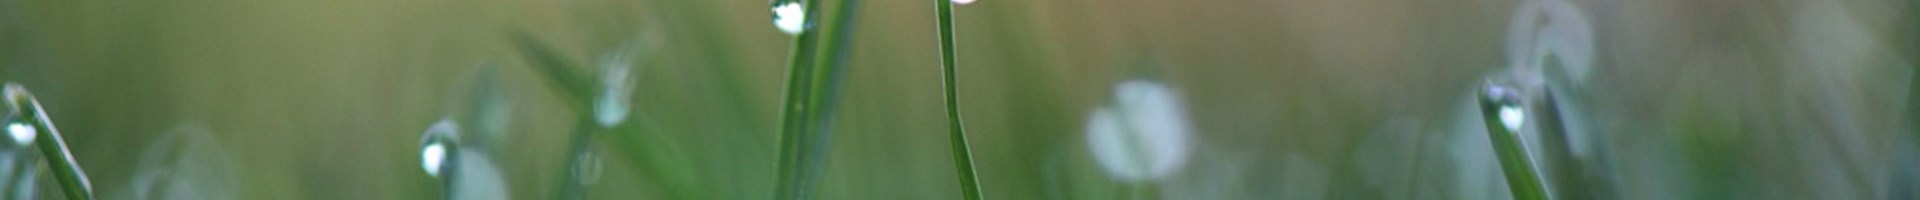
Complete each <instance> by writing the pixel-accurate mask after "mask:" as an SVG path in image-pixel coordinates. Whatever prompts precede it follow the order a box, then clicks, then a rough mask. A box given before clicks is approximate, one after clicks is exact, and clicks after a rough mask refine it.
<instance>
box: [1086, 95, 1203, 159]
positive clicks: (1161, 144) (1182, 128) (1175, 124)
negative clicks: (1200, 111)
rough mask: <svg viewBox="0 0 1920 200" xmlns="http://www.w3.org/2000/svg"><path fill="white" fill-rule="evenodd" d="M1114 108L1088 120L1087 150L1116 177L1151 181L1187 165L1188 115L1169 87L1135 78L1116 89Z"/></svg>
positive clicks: (1095, 114) (1101, 111)
mask: <svg viewBox="0 0 1920 200" xmlns="http://www.w3.org/2000/svg"><path fill="white" fill-rule="evenodd" d="M1114 97H1115V99H1114V101H1115V105H1113V106H1109V107H1106V108H1100V109H1097V110H1095V111H1093V113H1092V115H1090V116H1089V117H1088V119H1087V128H1086V131H1087V146H1088V148H1089V150H1090V151H1092V153H1093V156H1094V159H1095V160H1096V161H1098V162H1099V164H1100V166H1101V167H1102V168H1104V169H1106V171H1107V172H1108V174H1110V175H1112V176H1113V177H1114V178H1115V179H1118V180H1122V181H1126V182H1136V183H1137V182H1148V181H1154V180H1158V179H1161V178H1163V177H1165V176H1167V175H1168V174H1171V173H1173V172H1174V171H1177V170H1178V169H1180V168H1181V167H1182V166H1183V165H1185V164H1186V161H1187V156H1188V154H1189V151H1190V150H1189V148H1190V147H1189V146H1188V145H1189V144H1188V141H1187V140H1188V137H1190V133H1189V130H1190V129H1189V127H1188V124H1187V119H1186V113H1185V110H1184V108H1182V107H1181V106H1182V105H1181V104H1180V100H1179V99H1178V98H1177V97H1176V94H1175V93H1174V91H1173V90H1172V89H1170V88H1168V87H1167V86H1166V85H1164V84H1161V83H1158V82H1153V81H1142V80H1134V81H1127V82H1123V83H1121V84H1120V85H1119V86H1117V87H1115V94H1114Z"/></svg>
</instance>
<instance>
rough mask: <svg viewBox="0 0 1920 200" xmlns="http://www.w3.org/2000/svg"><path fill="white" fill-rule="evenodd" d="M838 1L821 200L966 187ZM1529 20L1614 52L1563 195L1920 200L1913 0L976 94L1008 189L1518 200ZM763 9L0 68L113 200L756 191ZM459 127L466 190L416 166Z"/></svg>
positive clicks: (272, 19)
mask: <svg viewBox="0 0 1920 200" xmlns="http://www.w3.org/2000/svg"><path fill="white" fill-rule="evenodd" d="M819 1H825V2H829V3H828V4H823V5H838V4H837V3H833V2H846V3H852V5H854V6H851V7H850V8H852V9H853V10H850V12H840V11H839V10H829V9H826V8H820V9H818V10H822V11H833V12H825V13H826V14H823V15H822V16H840V15H847V14H851V18H850V19H851V20H850V24H843V25H847V26H849V28H848V29H845V30H850V31H851V32H847V35H845V36H844V37H842V38H843V40H840V41H842V42H844V43H838V44H843V45H845V46H844V54H843V56H844V57H842V58H841V61H839V62H838V63H835V64H832V65H834V66H835V67H837V68H838V69H839V70H841V71H838V74H836V76H832V77H833V78H835V80H838V84H837V87H834V88H830V90H832V91H833V92H834V93H835V94H834V95H836V96H834V97H830V98H828V99H831V100H832V102H831V103H830V105H831V106H830V109H831V114H830V115H829V116H828V119H827V121H826V126H825V127H826V128H825V130H828V131H826V134H827V135H826V137H824V139H823V140H822V141H826V142H820V143H810V144H813V145H819V146H814V147H818V148H824V150H825V151H824V152H823V153H822V155H821V157H818V158H820V159H823V160H821V165H819V167H821V169H820V170H819V171H818V172H817V175H816V176H813V177H815V178H817V179H814V180H815V181H814V183H815V185H813V186H812V190H813V192H812V195H811V197H813V198H815V199H959V198H961V191H960V190H959V188H960V185H959V184H960V183H959V182H958V178H957V177H956V176H955V170H956V169H955V168H956V167H955V165H954V159H953V158H952V157H950V156H951V155H952V154H951V150H950V148H949V146H948V145H949V140H948V135H947V128H948V127H947V124H946V122H947V121H946V120H947V115H946V113H945V110H944V109H943V108H944V107H942V106H943V105H945V104H944V103H943V102H942V100H943V96H942V95H943V94H944V93H943V92H942V90H941V89H942V82H941V68H940V67H941V61H940V59H941V57H940V56H941V54H940V53H939V50H940V46H939V43H938V42H939V41H938V40H937V36H938V33H937V32H936V31H937V29H936V26H935V14H934V4H933V3H936V1H905V0H819ZM1528 1H1565V2H1571V3H1572V4H1571V5H1573V8H1576V9H1577V11H1578V12H1577V13H1574V14H1573V15H1574V16H1582V17H1583V18H1584V22H1583V23H1584V25H1585V26H1586V27H1584V29H1585V30H1586V31H1587V32H1586V33H1585V34H1587V35H1590V36H1591V49H1590V50H1586V51H1588V52H1586V53H1588V54H1590V61H1591V62H1590V64H1587V65H1590V66H1586V67H1584V68H1573V67H1566V66H1556V67H1541V68H1543V70H1544V71H1545V72H1544V73H1541V74H1547V75H1545V76H1544V78H1541V79H1545V84H1546V85H1548V86H1546V87H1549V88H1551V89H1552V90H1553V92H1555V93H1554V95H1555V96H1553V98H1556V99H1559V103H1558V104H1559V106H1560V107H1559V110H1560V111H1559V112H1561V113H1562V114H1561V116H1563V117H1564V118H1565V119H1564V121H1565V124H1566V125H1565V129H1566V131H1565V132H1567V133H1566V134H1567V135H1565V136H1564V137H1565V139H1564V140H1553V141H1547V142H1543V143H1529V144H1527V145H1528V146H1527V148H1530V151H1534V152H1535V153H1534V155H1535V156H1534V159H1535V160H1537V161H1540V162H1544V163H1548V164H1543V165H1544V166H1543V167H1545V168H1551V169H1548V170H1547V171H1548V172H1550V174H1549V176H1550V177H1553V178H1550V179H1549V180H1550V181H1549V184H1548V187H1549V188H1550V189H1552V192H1553V194H1554V195H1555V197H1558V198H1560V199H1916V198H1920V146H1917V145H1920V131H1915V130H1916V128H1915V125H1920V124H1916V122H1920V116H1916V115H1917V114H1920V108H1916V107H1920V98H1915V96H1916V95H1920V93H1916V92H1915V91H1920V88H1916V86H1920V83H1916V82H1917V81H1920V79H1916V77H1915V76H1914V75H1915V74H1920V70H1916V68H1920V67H1916V66H1920V56H1916V55H1920V2H1916V1H1910V0H1834V1H1823V0H1677V1H1676V0H1444V1H1424V0H1264V1H1263V0H1185V1H1151V0H1041V1H1022V0H979V1H978V2H972V3H971V4H966V5H956V6H955V7H954V12H953V15H954V19H955V25H954V28H955V35H956V38H957V39H956V42H957V43H956V46H955V47H954V48H956V49H955V50H956V55H957V56H956V59H957V61H956V62H957V63H958V64H957V65H956V66H955V67H956V69H957V74H956V76H957V78H958V80H957V84H956V85H955V86H957V87H958V94H959V95H958V100H959V109H960V111H962V113H964V115H965V118H964V119H965V121H964V122H965V123H964V124H963V125H964V126H965V127H966V130H967V134H968V138H969V139H970V140H971V145H972V150H973V154H972V156H973V159H974V162H973V163H974V164H975V165H977V171H978V173H979V178H980V186H981V187H982V191H983V192H984V195H985V197H986V198H987V199H1142V198H1144V199H1509V198H1511V197H1510V196H1509V195H1510V193H1509V191H1508V190H1509V189H1508V187H1507V183H1505V180H1506V179H1502V178H1501V177H1502V174H1501V173H1502V171H1500V165H1498V163H1497V162H1496V160H1495V159H1496V158H1495V154H1494V151H1495V150H1494V149H1493V148H1492V147H1490V146H1491V145H1492V144H1489V142H1488V139H1487V134H1488V133H1487V130H1486V126H1483V123H1482V121H1481V120H1482V118H1481V117H1479V116H1481V115H1480V110H1479V108H1478V107H1476V105H1479V104H1476V103H1475V101H1474V98H1475V97H1476V96H1475V94H1477V93H1476V91H1479V88H1478V87H1477V86H1479V85H1480V84H1481V83H1483V82H1484V80H1486V79H1487V77H1489V76H1490V75H1493V74H1498V73H1503V72H1506V70H1509V69H1510V68H1515V67H1513V66H1514V65H1518V64H1515V63H1514V62H1511V61H1510V60H1513V59H1515V58H1512V57H1513V56H1512V55H1515V53H1513V52H1510V51H1515V50H1514V49H1513V48H1515V45H1516V44H1514V43H1513V42H1512V41H1514V39H1512V38H1514V37H1519V36H1516V35H1514V33H1515V32H1512V31H1510V27H1512V26H1514V25H1513V24H1514V23H1515V22H1518V21H1520V20H1515V18H1516V15H1517V14H1516V13H1517V10H1523V9H1518V8H1525V6H1523V5H1527V4H1526V2H1528ZM769 8H770V7H769V2H766V1H758V0H751V1H701V0H551V1H507V0H410V1H373V0H335V1H292V0H167V1H156V0H118V1H100V0H0V80H4V81H9V82H14V83H19V84H20V85H24V86H25V87H26V88H30V89H31V90H32V91H33V92H34V94H35V95H37V97H38V99H39V100H40V101H41V103H42V104H43V105H44V106H45V110H46V111H47V114H48V115H49V116H50V117H51V118H52V119H53V121H55V122H57V123H56V125H57V126H59V128H60V129H59V130H61V134H64V138H65V140H66V142H67V144H68V145H70V146H71V153H72V156H73V157H75V158H77V160H78V163H80V166H81V167H82V168H84V169H85V170H86V172H87V174H88V175H90V179H91V183H92V188H93V192H94V193H95V196H97V197H101V198H103V199H435V198H443V197H461V196H463V195H456V194H455V193H465V194H466V195H465V197H475V196H478V197H498V198H504V199H562V198H573V197H585V198H587V199H762V198H768V197H771V196H772V195H773V193H774V189H775V184H776V183H775V182H776V181H777V180H776V176H777V174H776V172H778V171H779V170H777V169H776V167H777V164H776V161H777V160H778V159H779V157H780V153H781V151H780V150H781V148H780V146H779V143H780V142H779V140H780V135H779V133H780V130H781V128H782V127H781V126H782V121H781V120H782V118H781V117H782V106H783V99H784V98H785V96H783V95H785V94H786V93H784V92H785V91H786V89H787V88H788V87H787V85H786V84H788V80H787V79H788V78H789V76H788V68H787V67H788V66H787V63H788V59H789V51H790V50H793V48H791V47H789V45H791V44H790V42H792V40H793V39H794V38H795V37H791V36H789V35H787V34H784V33H782V32H781V31H780V30H779V29H777V28H775V27H774V26H773V24H772V21H771V20H770V17H771V16H772V15H771V14H770V13H769ZM1546 12H1550V13H1551V14H1566V13H1552V12H1559V11H1546ZM1527 23H1531V22H1527ZM1561 23H1565V22H1564V21H1563V22H1561ZM1556 30H1558V29H1556ZM1567 30H1572V29H1567ZM1562 31H1564V30H1562ZM1560 34H1575V33H1572V32H1561V33H1560ZM823 37H833V36H832V35H829V36H823ZM1556 44H1558V43H1556ZM1543 51H1544V50H1543ZM1562 53H1564V52H1562ZM1526 55H1533V54H1531V53H1526ZM1557 59H1565V58H1557ZM1555 61H1557V62H1566V61H1558V60H1555ZM609 66H611V67H614V68H618V67H630V68H627V69H630V70H631V71H630V74H631V76H632V77H630V78H631V79H630V80H631V81H632V85H631V88H630V91H631V99H630V104H629V105H630V108H631V110H630V112H627V113H630V114H624V115H620V116H623V117H624V118H616V119H617V120H615V121H619V123H615V124H618V125H617V126H609V127H602V126H599V125H595V124H594V121H595V120H598V119H596V118H595V117H597V116H596V114H597V113H589V112H594V109H597V108H598V107H594V106H595V105H598V104H595V103H593V102H592V101H593V99H591V97H589V96H591V94H585V93H578V92H580V91H573V90H567V89H566V87H567V86H566V85H567V83H589V84H590V85H591V87H589V88H591V89H587V90H591V91H600V90H599V88H600V87H601V86H600V83H602V81H600V78H602V77H603V75H604V74H603V73H607V71H608V70H607V69H613V68H609ZM555 69H560V71H559V72H568V73H571V72H577V74H572V75H574V76H577V77H574V78H577V79H579V80H571V81H576V82H567V81H570V80H568V79H565V78H556V76H554V75H553V74H555V73H556V71H551V70H555ZM543 70H548V71H543ZM613 71H620V70H613ZM556 80H559V81H556ZM1136 81H1138V82H1136ZM1123 83H1147V84H1149V85H1152V86H1156V87H1148V88H1157V87H1164V89H1166V90H1164V91H1167V92H1169V93H1166V94H1171V95H1173V96H1172V99H1173V102H1174V103H1175V104H1174V107H1175V108H1176V110H1184V112H1175V115H1173V116H1172V118H1171V119H1166V120H1156V121H1178V122H1180V123H1184V127H1185V129H1180V130H1183V131H1184V133H1185V134H1183V135H1179V137H1181V138H1182V140H1184V142H1182V143H1178V144H1179V145H1176V146H1179V147H1181V148H1184V153H1181V154H1176V156H1175V157H1177V158H1178V159H1173V160H1174V161H1170V162H1174V163H1175V164H1174V165H1173V166H1174V168H1171V169H1168V170H1170V171H1169V172H1167V173H1166V174H1164V176H1148V177H1151V178H1147V180H1146V182H1150V184H1143V183H1142V182H1141V181H1139V180H1135V179H1129V178H1126V176H1125V175H1118V174H1115V173H1116V172H1114V171H1112V169H1110V168H1111V167H1108V168H1103V166H1102V161H1101V160H1099V159H1100V157H1099V156H1100V155H1096V154H1097V153H1098V152H1093V151H1098V150H1099V149H1101V147H1099V146H1098V145H1101V143H1098V141H1100V140H1092V139H1089V137H1090V136H1089V134H1091V133H1093V132H1098V131H1094V130H1090V129H1094V128H1093V126H1095V125H1092V124H1100V123H1096V122H1093V121H1097V120H1095V119H1099V118H1098V117H1096V115H1098V114H1096V113H1102V112H1100V111H1102V110H1106V109H1107V107H1109V105H1114V106H1115V107H1116V108H1114V109H1127V108H1125V107H1124V106H1127V105H1131V102H1129V101H1131V100H1129V99H1128V98H1130V97H1128V96H1127V95H1122V94H1119V93H1126V92H1127V91H1130V90H1128V89H1126V88H1128V87H1123V85H1127V84H1123ZM581 91H585V90H581ZM1153 91H1162V90H1153ZM1154 94H1160V93H1154ZM1534 95H1540V94H1534ZM1180 113H1184V115H1181V114H1180ZM1123 114H1126V113H1123ZM443 119H444V120H445V121H447V122H454V123H457V124H458V127H459V130H461V131H462V133H461V134H462V135H461V136H460V138H458V141H461V144H462V145H463V146H459V147H456V150H462V151H458V152H459V153H456V154H455V155H460V156H462V157H460V158H461V159H467V160H464V161H459V162H454V163H449V164H451V165H455V166H456V167H460V168H459V169H461V170H463V171H457V172H451V173H460V175H446V176H456V177H463V178H462V179H447V180H443V179H440V178H437V177H436V176H434V175H429V174H428V173H427V172H423V169H422V166H421V165H422V163H421V162H422V159H423V158H422V145H423V141H422V140H423V139H422V138H423V133H425V132H428V130H429V129H430V127H431V126H434V125H435V124H436V123H438V122H441V121H443ZM1122 120H1133V121H1140V120H1134V119H1122ZM1530 121H1531V120H1530ZM1123 123H1124V122H1123ZM1529 123H1537V122H1529ZM1530 126H1531V125H1530ZM1175 127H1180V126H1175ZM1523 137H1529V138H1530V137H1533V136H1523ZM1531 140H1541V139H1538V138H1532V139H1531ZM1090 141H1092V142H1090ZM1532 142H1539V141H1532ZM9 147H11V146H9ZM581 151H584V152H587V153H580V152H581ZM20 152H26V151H24V150H23V151H14V150H5V151H4V152H0V154H6V155H5V156H0V159H9V160H11V159H14V158H15V157H18V156H14V155H13V154H23V153H20ZM468 155H479V156H477V157H480V158H484V159H478V160H480V161H476V159H473V158H476V157H474V156H468ZM582 158H584V159H582ZM24 162H32V161H24ZM579 163H586V164H584V165H580V164H579ZM0 164H8V165H24V164H19V163H16V162H15V161H7V162H4V163H0ZM26 164H34V163H26ZM475 165H479V166H475ZM7 169H12V167H8V168H7ZM474 169H483V170H474ZM577 169H586V170H577ZM583 171H584V173H583ZM9 173H11V172H9ZM467 174H481V175H472V176H469V175H467ZM476 176H478V177H487V178H468V177H476ZM39 177H42V178H40V180H38V181H37V182H38V183H37V184H38V185H39V187H41V188H43V189H38V190H39V191H42V193H55V192H53V191H57V190H56V189H48V188H53V187H57V185H55V184H53V180H52V178H51V177H48V176H47V175H45V173H41V174H40V175H39ZM461 181H466V182H476V181H483V182H489V183H487V184H497V185H493V186H488V185H486V184H480V185H478V186H470V185H461V186H443V184H453V183H455V182H461ZM453 185H458V184H453ZM0 186H4V185H0ZM469 186H470V187H469ZM16 187H17V186H16ZM4 191H8V192H9V194H8V195H6V197H7V198H13V197H18V195H15V194H21V192H20V191H15V190H4ZM46 195H57V194H46ZM458 199H489V198H458Z"/></svg>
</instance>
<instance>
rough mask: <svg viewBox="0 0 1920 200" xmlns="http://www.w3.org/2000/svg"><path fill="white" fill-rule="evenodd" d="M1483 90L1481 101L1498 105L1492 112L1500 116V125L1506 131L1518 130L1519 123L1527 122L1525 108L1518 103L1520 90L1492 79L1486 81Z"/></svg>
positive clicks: (1514, 131)
mask: <svg viewBox="0 0 1920 200" xmlns="http://www.w3.org/2000/svg"><path fill="white" fill-rule="evenodd" d="M1483 92H1485V94H1483V95H1486V97H1484V99H1483V101H1487V102H1488V103H1492V104H1493V106H1498V107H1497V108H1495V110H1494V112H1495V113H1494V114H1495V115H1498V116H1497V117H1499V118H1500V119H1499V120H1500V125H1501V127H1503V128H1506V129H1507V132H1508V133H1518V132H1520V128H1521V125H1525V124H1526V122H1527V110H1526V108H1523V107H1521V105H1520V96H1521V95H1520V92H1519V91H1518V90H1516V89H1514V88H1513V87H1510V86H1507V85H1502V84H1501V82H1497V81H1493V80H1488V81H1487V83H1486V90H1485V91H1483Z"/></svg>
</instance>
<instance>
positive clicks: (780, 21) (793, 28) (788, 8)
mask: <svg viewBox="0 0 1920 200" xmlns="http://www.w3.org/2000/svg"><path fill="white" fill-rule="evenodd" d="M816 1H817V0H816ZM800 2H801V1H799V0H776V1H773V27H774V28H780V32H785V33H787V35H799V34H800V32H801V31H805V30H806V29H807V28H809V26H810V24H807V8H806V6H803V5H801V3H800Z"/></svg>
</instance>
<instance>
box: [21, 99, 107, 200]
mask: <svg viewBox="0 0 1920 200" xmlns="http://www.w3.org/2000/svg"><path fill="white" fill-rule="evenodd" d="M6 90H7V91H6V92H7V98H8V101H12V102H13V105H14V106H15V109H16V110H15V112H18V114H19V115H16V116H15V117H19V118H20V119H18V120H21V121H22V122H25V123H27V124H30V125H32V126H33V129H34V130H36V132H37V134H39V135H38V136H36V137H34V138H36V139H34V141H33V143H34V144H33V145H34V146H39V147H40V153H42V154H44V155H45V157H46V158H47V163H48V164H49V165H52V167H50V168H51V169H53V170H52V171H53V177H54V179H56V180H58V181H59V182H60V191H61V192H63V193H65V194H66V195H67V198H68V199H81V200H91V199H93V184H92V183H90V181H88V179H87V172H86V171H84V170H81V169H80V164H79V163H78V162H77V161H75V159H74V158H73V153H72V152H70V151H68V149H69V148H68V147H67V142H66V139H64V138H62V137H61V135H60V129H56V128H54V126H53V120H52V119H49V118H48V117H47V115H46V111H45V109H44V108H41V107H40V100H37V99H34V97H33V94H31V93H28V92H27V91H26V89H24V88H23V87H20V86H19V85H12V84H9V85H7V88H6Z"/></svg>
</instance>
